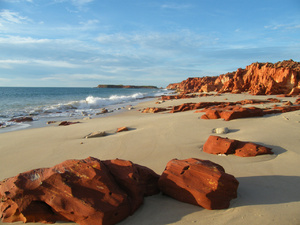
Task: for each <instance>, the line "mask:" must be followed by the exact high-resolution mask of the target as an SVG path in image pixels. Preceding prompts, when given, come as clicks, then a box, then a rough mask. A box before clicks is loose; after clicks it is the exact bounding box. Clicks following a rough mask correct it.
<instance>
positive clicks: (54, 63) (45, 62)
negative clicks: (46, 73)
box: [32, 59, 80, 68]
mask: <svg viewBox="0 0 300 225" xmlns="http://www.w3.org/2000/svg"><path fill="white" fill-rule="evenodd" d="M32 63H36V64H40V65H44V66H50V67H61V68H78V67H80V65H78V64H73V63H69V62H66V61H55V60H54V61H53V60H38V59H35V60H32Z"/></svg>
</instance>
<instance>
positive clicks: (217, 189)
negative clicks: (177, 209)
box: [158, 158, 239, 209]
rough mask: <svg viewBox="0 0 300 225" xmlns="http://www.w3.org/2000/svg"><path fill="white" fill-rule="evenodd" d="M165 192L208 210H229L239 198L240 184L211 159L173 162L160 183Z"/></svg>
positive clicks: (175, 160)
mask: <svg viewBox="0 0 300 225" xmlns="http://www.w3.org/2000/svg"><path fill="white" fill-rule="evenodd" d="M158 184H159V187H160V189H161V191H162V192H163V193H165V194H166V195H169V196H171V197H172V198H175V199H177V200H179V201H182V202H186V203H190V204H194V205H199V206H202V207H203V208H205V209H226V208H228V207H229V204H230V200H231V199H233V198H236V197H237V188H238V185H239V182H238V181H237V180H236V179H235V177H234V176H232V175H230V174H227V173H225V170H224V168H223V167H222V166H220V165H218V164H216V163H213V162H211V161H209V160H200V159H195V158H190V159H186V160H178V159H173V160H171V161H170V162H168V164H167V166H166V169H165V170H164V172H163V173H162V175H161V176H160V178H159V181H158Z"/></svg>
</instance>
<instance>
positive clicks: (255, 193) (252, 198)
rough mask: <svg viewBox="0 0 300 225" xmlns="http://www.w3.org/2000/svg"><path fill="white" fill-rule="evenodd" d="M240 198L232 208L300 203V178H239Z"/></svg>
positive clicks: (278, 176) (276, 176)
mask: <svg viewBox="0 0 300 225" xmlns="http://www.w3.org/2000/svg"><path fill="white" fill-rule="evenodd" d="M237 180H238V181H239V182H240V185H239V188H238V197H237V199H235V200H233V204H232V205H231V207H232V208H237V207H240V206H247V205H271V204H281V203H290V202H298V201H300V192H299V190H300V176H280V175H273V176H254V177H239V178H237Z"/></svg>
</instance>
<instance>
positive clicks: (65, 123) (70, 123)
mask: <svg viewBox="0 0 300 225" xmlns="http://www.w3.org/2000/svg"><path fill="white" fill-rule="evenodd" d="M76 123H79V122H70V121H62V122H61V123H60V124H58V126H68V125H72V124H76Z"/></svg>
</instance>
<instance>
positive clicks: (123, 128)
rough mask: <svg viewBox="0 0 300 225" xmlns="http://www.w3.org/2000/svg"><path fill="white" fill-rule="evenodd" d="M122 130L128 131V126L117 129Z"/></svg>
mask: <svg viewBox="0 0 300 225" xmlns="http://www.w3.org/2000/svg"><path fill="white" fill-rule="evenodd" d="M122 131H128V128H127V127H120V128H118V129H117V133H118V132H122Z"/></svg>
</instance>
